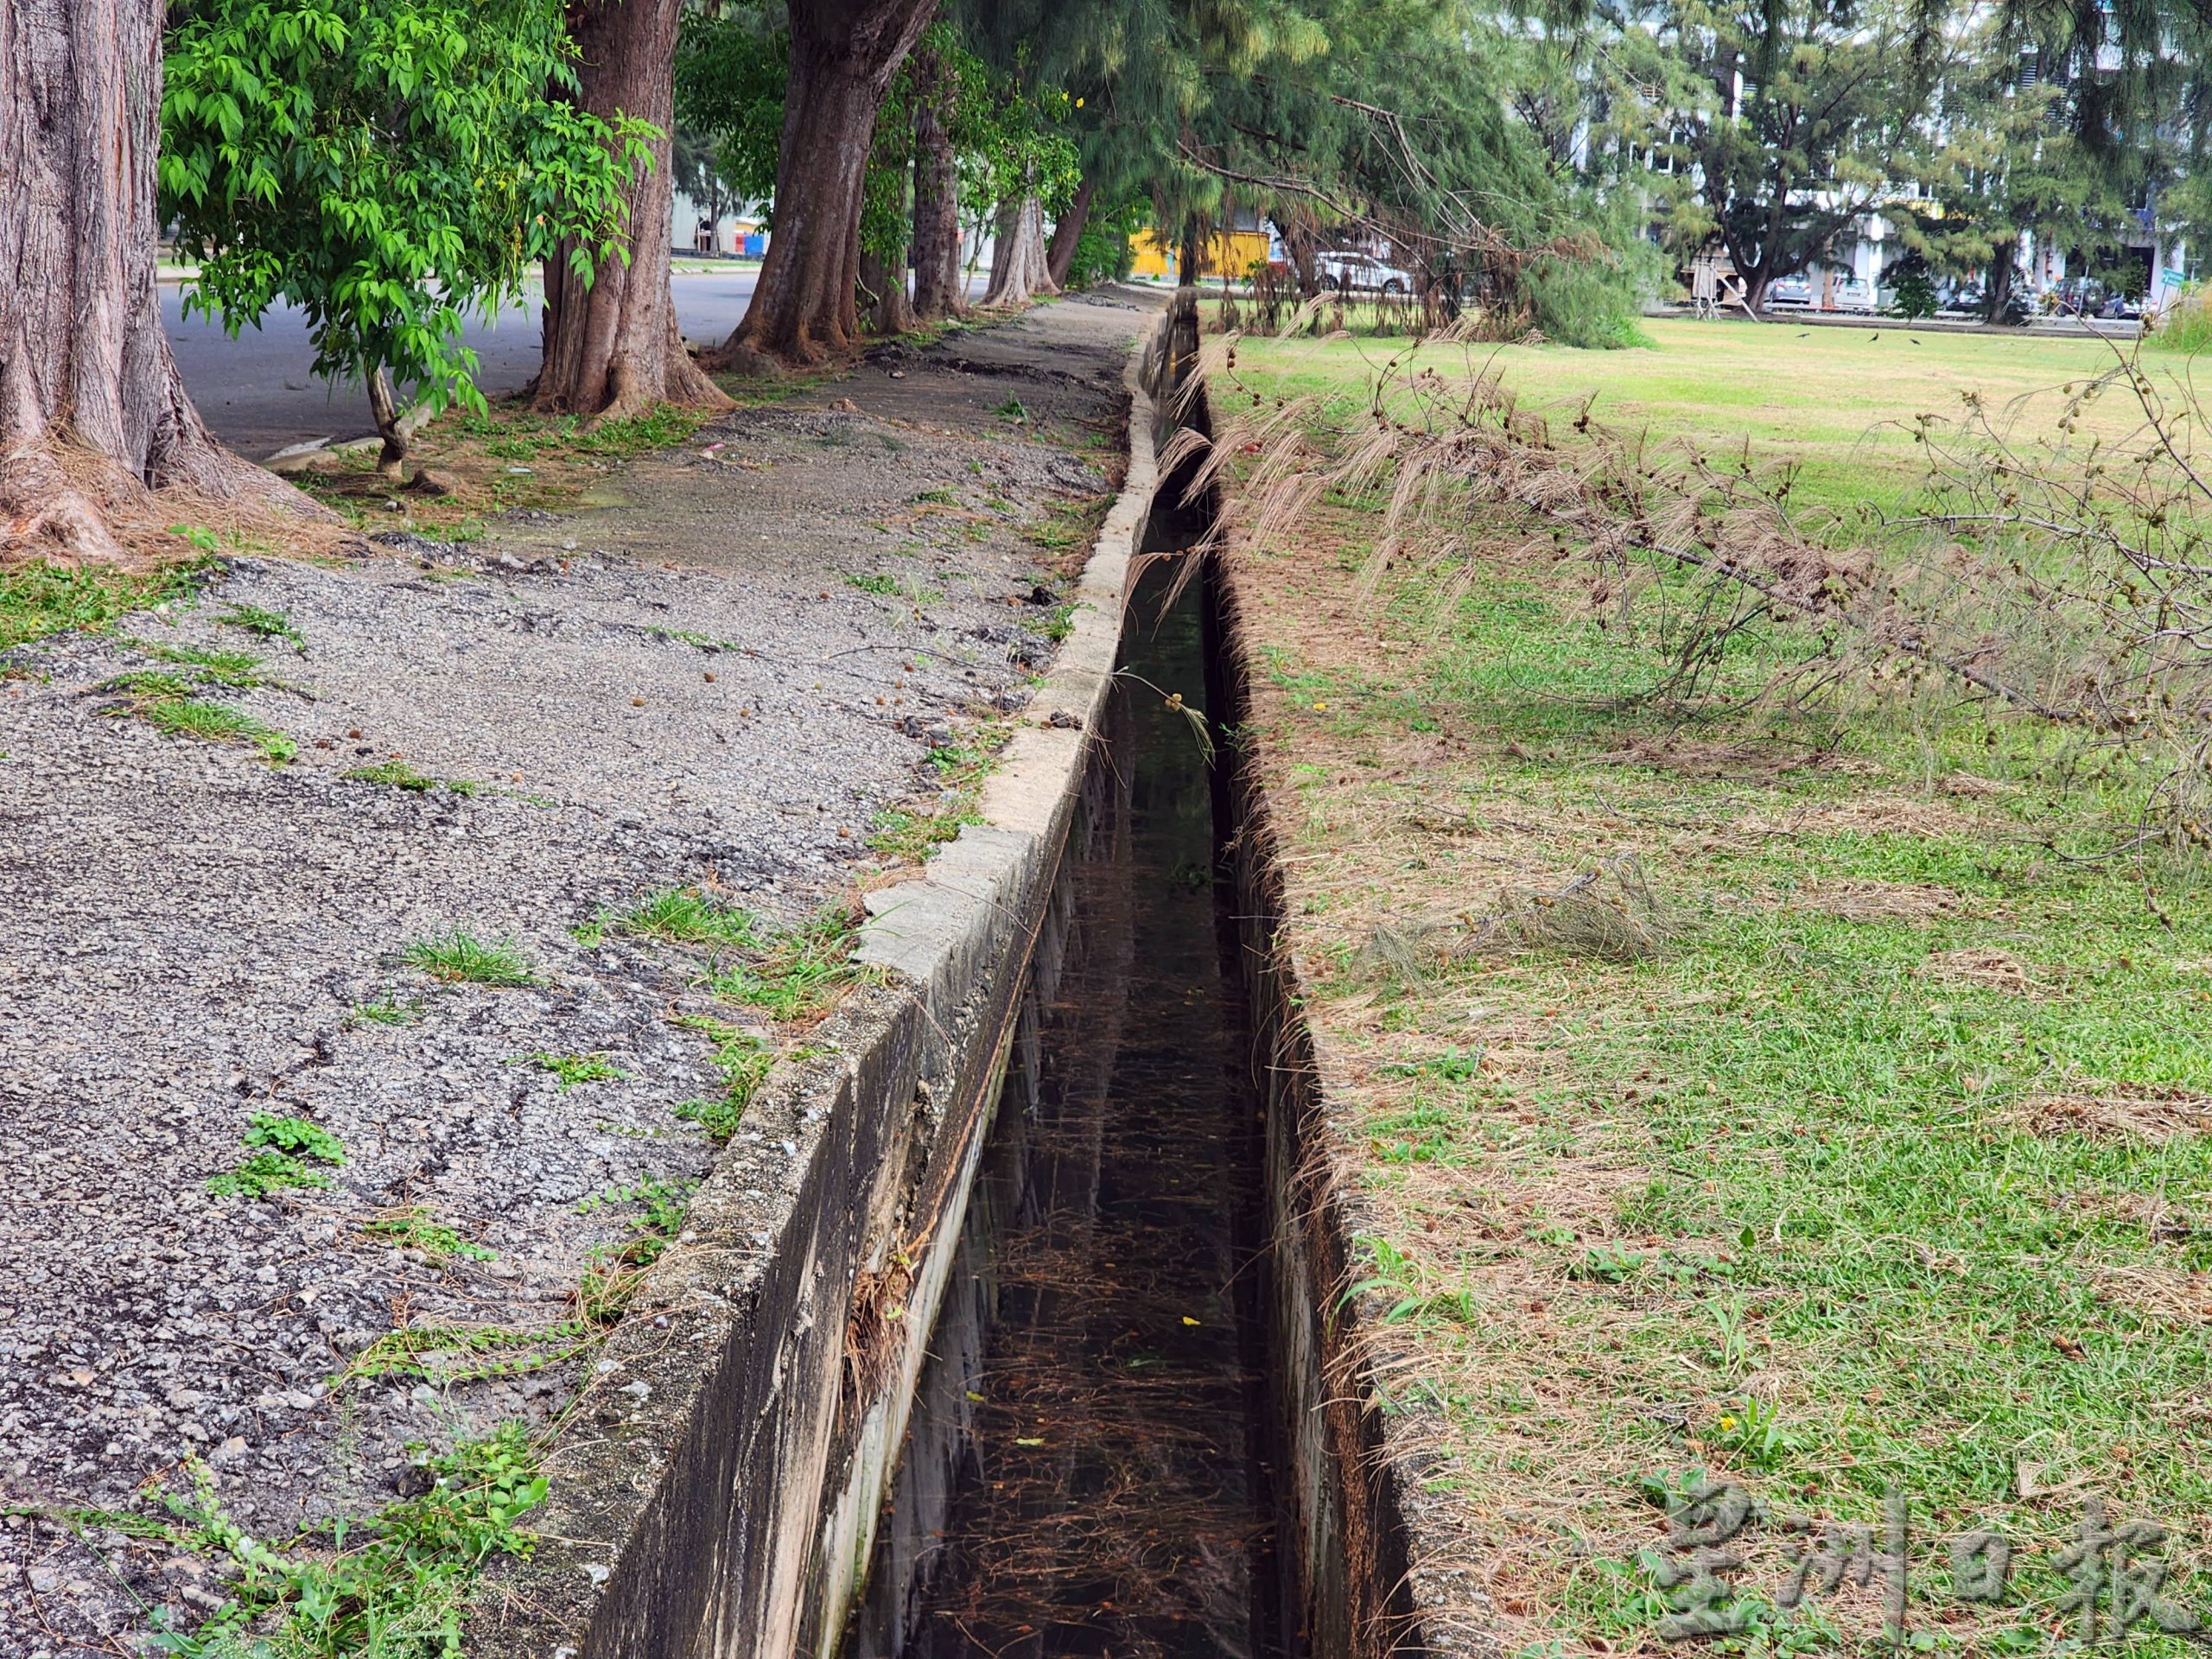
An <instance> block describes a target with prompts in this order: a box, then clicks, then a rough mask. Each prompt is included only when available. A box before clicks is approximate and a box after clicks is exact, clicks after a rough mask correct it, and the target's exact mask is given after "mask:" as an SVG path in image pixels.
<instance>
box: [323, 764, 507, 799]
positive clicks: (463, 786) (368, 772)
mask: <svg viewBox="0 0 2212 1659" xmlns="http://www.w3.org/2000/svg"><path fill="white" fill-rule="evenodd" d="M339 775H340V777H342V778H344V779H346V781H347V782H349V783H356V784H382V785H385V787H386V788H387V789H404V790H411V791H414V792H415V793H416V794H420V793H422V792H423V791H425V790H431V789H449V790H451V791H453V792H454V794H456V795H474V793H476V791H477V789H478V785H476V784H475V783H474V782H473V781H471V780H470V779H467V778H433V777H430V776H429V774H428V773H426V772H417V771H416V770H415V768H414V767H412V766H409V765H408V764H407V763H406V762H405V761H404V760H379V761H378V762H377V764H376V765H374V766H355V767H353V769H352V770H351V771H349V772H340V774H339Z"/></svg>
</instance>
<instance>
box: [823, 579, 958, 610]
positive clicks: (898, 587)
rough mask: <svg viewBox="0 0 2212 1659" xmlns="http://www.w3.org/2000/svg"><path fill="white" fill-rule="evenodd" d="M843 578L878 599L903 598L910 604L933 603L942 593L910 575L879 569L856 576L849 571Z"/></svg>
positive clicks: (940, 597)
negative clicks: (897, 574) (892, 573)
mask: <svg viewBox="0 0 2212 1659" xmlns="http://www.w3.org/2000/svg"><path fill="white" fill-rule="evenodd" d="M845 580H846V581H847V582H850V583H851V584H852V585H853V586H854V587H855V588H859V589H860V590H861V592H862V593H864V594H875V595H876V596H877V597H878V598H879V599H903V600H905V601H906V602H907V603H908V604H910V605H934V604H935V603H936V602H937V601H938V600H940V599H943V598H944V594H942V593H940V592H939V591H938V589H936V588H929V587H925V586H924V585H923V584H922V583H920V582H916V581H915V580H914V579H913V578H912V577H911V576H893V575H886V574H884V573H882V572H880V571H878V572H875V573H874V574H871V575H864V576H856V575H853V574H852V573H851V572H850V571H848V572H847V573H846V575H845Z"/></svg>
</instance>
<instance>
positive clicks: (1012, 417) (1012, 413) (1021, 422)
mask: <svg viewBox="0 0 2212 1659" xmlns="http://www.w3.org/2000/svg"><path fill="white" fill-rule="evenodd" d="M991 413H992V414H994V415H995V416H998V417H999V419H1001V420H1002V421H1012V422H1013V423H1014V424H1015V425H1016V426H1027V425H1028V424H1029V410H1028V409H1027V406H1026V405H1025V404H1023V403H1022V401H1021V399H1020V398H1019V397H1009V398H1007V400H1006V402H1004V403H1002V404H1000V405H999V406H998V407H997V408H996V409H995V410H992V411H991Z"/></svg>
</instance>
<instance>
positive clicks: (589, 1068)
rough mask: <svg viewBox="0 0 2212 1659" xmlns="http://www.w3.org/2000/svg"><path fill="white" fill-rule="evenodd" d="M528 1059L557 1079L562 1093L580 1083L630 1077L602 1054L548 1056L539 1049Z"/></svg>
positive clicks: (608, 1081) (613, 1080)
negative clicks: (559, 1081)
mask: <svg viewBox="0 0 2212 1659" xmlns="http://www.w3.org/2000/svg"><path fill="white" fill-rule="evenodd" d="M528 1058H529V1060H530V1063H531V1065H534V1066H536V1067H537V1068H538V1070H539V1071H550V1072H551V1073H552V1074H553V1075H554V1076H555V1077H558V1078H559V1079H560V1080H561V1087H562V1089H563V1091H564V1092H565V1091H566V1090H570V1089H573V1088H575V1086H576V1085H577V1084H580V1083H610V1082H620V1081H621V1080H622V1079H624V1078H626V1077H628V1076H629V1075H630V1074H629V1073H628V1072H627V1071H624V1070H623V1069H622V1068H621V1067H620V1066H619V1065H613V1064H611V1063H610V1062H609V1061H608V1060H607V1057H606V1056H605V1055H604V1054H548V1053H546V1052H544V1051H543V1050H542V1049H541V1050H539V1051H538V1052H537V1053H535V1054H532V1055H530V1056H529V1057H528Z"/></svg>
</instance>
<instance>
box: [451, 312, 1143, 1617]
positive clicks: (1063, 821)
mask: <svg viewBox="0 0 2212 1659" xmlns="http://www.w3.org/2000/svg"><path fill="white" fill-rule="evenodd" d="M1163 340H1166V331H1165V327H1164V326H1163V328H1162V330H1161V331H1160V332H1157V333H1155V334H1154V335H1153V336H1152V337H1151V338H1150V339H1149V340H1147V343H1146V344H1145V345H1144V346H1143V347H1142V349H1141V352H1138V353H1132V357H1131V361H1130V364H1129V365H1128V370H1127V371H1125V373H1124V377H1123V378H1124V385H1125V386H1126V387H1127V389H1128V393H1129V398H1130V405H1129V416H1128V461H1129V464H1128V475H1127V477H1126V479H1125V480H1124V483H1123V486H1122V492H1121V493H1120V495H1119V496H1118V498H1117V499H1116V501H1115V503H1114V505H1113V507H1112V509H1111V511H1110V512H1109V513H1108V515H1107V518H1106V520H1105V523H1104V524H1103V527H1102V528H1101V530H1100V531H1099V534H1098V537H1097V539H1096V543H1094V546H1093V550H1092V553H1091V555H1090V559H1089V561H1088V563H1086V564H1085V566H1084V571H1083V575H1082V577H1081V580H1080V582H1078V584H1077V591H1076V594H1075V609H1074V610H1073V612H1072V613H1071V618H1070V628H1069V632H1068V635H1067V637H1066V639H1065V640H1064V641H1063V642H1062V644H1061V646H1060V649H1059V652H1058V655H1057V656H1056V657H1055V658H1054V660H1053V663H1052V668H1051V670H1050V671H1049V672H1048V674H1047V675H1046V679H1045V682H1044V683H1043V685H1042V686H1041V687H1039V690H1038V691H1037V694H1036V696H1035V697H1034V698H1033V700H1032V702H1031V704H1030V709H1029V713H1028V715H1027V718H1026V720H1025V722H1024V724H1023V725H1022V726H1021V728H1020V729H1019V730H1018V731H1017V732H1016V734H1015V735H1014V738H1013V740H1012V741H1010V742H1009V744H1008V745H1007V748H1006V750H1005V752H1004V753H1003V755H1002V757H1001V764H1000V766H999V768H998V770H997V771H996V772H995V773H994V774H993V776H992V777H991V779H990V780H989V782H988V785H986V787H985V790H984V792H983V795H982V802H981V811H982V820H983V821H982V823H979V824H974V825H970V826H969V827H967V828H965V829H963V830H962V831H961V833H960V836H959V837H958V838H957V840H955V841H953V842H950V843H948V844H947V845H946V846H945V847H944V849H942V850H941V851H939V852H938V855H936V856H935V857H933V858H932V859H931V861H930V862H929V864H928V866H927V868H925V871H924V873H923V874H922V875H921V876H920V877H919V878H918V879H917V880H911V881H907V882H905V883H902V884H900V885H899V886H897V887H887V888H884V889H881V890H880V891H878V892H875V893H870V894H869V895H868V910H869V913H870V919H869V920H868V923H867V925H865V926H864V928H863V930H862V933H861V943H860V945H859V949H858V951H857V953H856V955H857V959H858V960H859V961H860V962H861V963H863V964H864V965H866V966H868V967H870V968H873V969H877V970H878V971H879V972H880V982H879V983H876V984H872V985H870V986H868V987H866V988H863V989H861V991H859V992H857V993H855V995H852V996H851V997H849V998H848V1000H847V1001H845V1003H844V1004H843V1005H842V1006H841V1007H840V1008H839V1009H838V1010H837V1011H836V1013H835V1014H832V1015H831V1016H830V1018H829V1020H825V1021H824V1022H823V1025H822V1026H821V1027H818V1028H817V1030H816V1031H815V1032H814V1033H812V1035H811V1037H810V1042H809V1044H808V1045H807V1046H806V1047H805V1048H804V1049H803V1050H801V1051H799V1052H798V1054H797V1055H795V1056H794V1057H792V1058H789V1059H786V1060H785V1061H784V1062H781V1063H779V1065H778V1066H777V1068H776V1069H775V1071H772V1073H771V1074H770V1076H769V1077H768V1079H767V1081H766V1083H765V1084H764V1085H763V1086H762V1088H761V1089H760V1091H759V1092H758V1093H757V1094H756V1095H755V1096H754V1098H753V1103H752V1104H751V1105H750V1106H749V1107H748V1109H747V1114H746V1120H745V1121H746V1125H747V1128H749V1129H754V1130H758V1131H760V1133H761V1134H762V1135H763V1136H764V1142H763V1143H764V1144H765V1145H766V1146H768V1147H781V1149H782V1150H783V1151H784V1153H785V1155H786V1156H787V1157H788V1160H789V1162H788V1165H787V1166H786V1167H785V1170H784V1172H783V1173H782V1175H781V1178H780V1179H775V1180H771V1179H768V1178H766V1177H763V1176H761V1175H760V1174H759V1173H739V1172H737V1171H736V1170H735V1169H734V1168H733V1167H732V1166H730V1164H728V1162H725V1163H724V1164H723V1165H722V1166H720V1167H718V1168H717V1170H716V1171H715V1173H714V1174H713V1175H711V1176H709V1179H707V1181H706V1182H705V1184H704V1185H702V1186H701V1188H700V1189H699V1191H698V1192H697V1193H696V1195H695V1196H694V1198H693V1200H692V1204H691V1208H690V1214H689V1216H688V1217H687V1219H686V1223H685V1228H684V1231H683V1236H682V1237H681V1239H680V1240H679V1242H678V1243H677V1246H676V1247H675V1248H674V1249H671V1250H670V1251H669V1252H668V1253H667V1254H666V1255H664V1256H663V1257H662V1258H661V1260H660V1261H659V1262H657V1263H656V1264H655V1265H654V1267H653V1268H652V1269H651V1270H650V1271H649V1273H648V1274H647V1276H646V1278H645V1282H644V1284H643V1287H642V1288H641V1291H640V1293H639V1296H638V1298H637V1300H636V1302H635V1303H634V1305H633V1306H632V1311H631V1312H630V1313H629V1314H628V1315H627V1316H626V1318H625V1319H624V1320H623V1322H622V1324H621V1325H620V1326H619V1327H618V1328H617V1329H616V1330H615V1331H614V1332H613V1334H612V1335H611V1336H610V1338H608V1340H607V1344H606V1346H605V1348H604V1350H603V1351H602V1352H601V1356H600V1357H599V1359H598V1361H597V1363H596V1367H595V1371H594V1375H593V1376H592V1377H591V1378H590V1379H589V1381H588V1383H587V1384H586V1387H585V1389H584V1391H583V1393H582V1395H581V1396H580V1397H579V1399H578V1400H577V1401H576V1402H575V1404H574V1406H573V1407H572V1408H571V1414H570V1416H569V1421H568V1426H567V1427H566V1429H565V1431H564V1433H563V1435H562V1437H561V1439H560V1440H559V1441H558V1443H556V1446H555V1447H554V1449H553V1451H552V1452H551V1453H550V1455H549V1457H548V1459H547V1472H548V1473H549V1474H550V1477H551V1481H552V1490H551V1495H550V1498H549V1500H548V1503H547V1505H546V1507H545V1508H544V1509H543V1510H542V1511H540V1512H539V1513H538V1514H537V1515H535V1516H532V1517H531V1522H532V1523H533V1529H534V1530H535V1531H536V1532H537V1534H538V1536H539V1542H538V1545H537V1549H536V1552H535V1554H533V1556H532V1557H531V1559H530V1560H527V1561H524V1562H517V1561H509V1562H505V1563H502V1564H501V1565H499V1567H495V1568H494V1569H493V1570H492V1571H490V1572H488V1573H486V1576H485V1579H484V1580H483V1581H482V1583H481V1584H480V1586H479V1588H478V1592H477V1593H476V1596H475V1598H474V1601H473V1603H472V1605H471V1609H470V1615H469V1619H468V1625H467V1647H468V1651H470V1652H471V1653H473V1654H476V1655H479V1656H483V1659H646V1656H652V1659H664V1656H665V1659H705V1656H710V1655H711V1656H730V1659H738V1656H745V1659H751V1656H760V1659H781V1656H787V1655H797V1654H802V1653H804V1654H811V1655H820V1656H827V1655H829V1654H832V1653H834V1652H835V1651H836V1649H837V1646H838V1643H839V1641H840V1638H841V1636H842V1630H843V1627H844V1624H845V1622H846V1619H847V1618H848V1617H849V1613H850V1611H851V1609H852V1607H853V1606H854V1605H855V1600H856V1598H857V1597H858V1595H859V1593H860V1591H861V1579H862V1576H863V1574H864V1572H865V1568H866V1564H867V1562H868V1559H869V1555H870V1553H871V1547H872V1544H873V1541H874V1533H875V1529H876V1524H877V1522H878V1520H879V1518H880V1513H881V1503H882V1499H883V1497H884V1494H885V1493H886V1491H887V1490H888V1488H889V1485H890V1482H891V1478H892V1476H893V1473H894V1471H896V1469H897V1466H898V1463H899V1452H900V1446H901V1442H902V1440H903V1439H904V1435H905V1427H906V1413H907V1409H908V1407H909V1405H910V1403H911V1399H912V1391H913V1387H914V1383H915V1379H916V1377H917V1376H918V1372H919V1370H920V1366H921V1362H922V1357H923V1350H924V1348H925V1345H926V1339H927V1334H928V1332H929V1331H930V1329H931V1324H932V1322H933V1320H934V1318H935V1314H936V1311H937V1306H938V1300H939V1299H940V1298H941V1297H942V1295H943V1294H944V1281H945V1275H946V1274H947V1272H948V1270H949V1264H950V1257H951V1255H952V1250H951V1248H950V1246H951V1241H952V1240H953V1239H954V1238H955V1237H956V1236H957V1233H958V1231H959V1228H960V1224H961V1220H962V1216H963V1210H964V1208H965V1205H966V1201H967V1196H968V1191H969V1183H970V1181H971V1180H972V1178H973V1175H974V1172H975V1169H976V1161H977V1160H978V1158H979V1157H980V1155H981V1151H982V1142H983V1139H984V1135H985V1133H986V1131H987V1129H988V1126H989V1123H990V1121H991V1117H992V1113H993V1109H994V1107H995V1102H996V1098H997V1090H998V1086H999V1082H1000V1079H1001V1076H1002V1073H1003V1065H1004V1059H1005V1054H1006V1049H1007V1041H1008V1040H1009V1037H1010V1034H1011V1033H1010V1030H1009V1027H1010V1024H1011V1020H1012V1017H1013V1014H1014V1010H1015V1007H1016V1006H1017V1001H1018V994H1019V990H1020V986H1021V983H1022V982H1023V980H1024V978H1025V976H1026V975H1027V969H1028V963H1029V957H1030V952H1031V949H1032V947H1033V944H1034V941H1035V939H1036V937H1037V933H1038V930H1039V923H1040V921H1041V919H1042V917H1043V914H1044V911H1045V908H1046V905H1047V904H1048V902H1049V901H1050V899H1051V897H1052V890H1053V887H1054V884H1055V880H1056V878H1057V875H1058V866H1059V860H1060V852H1061V845H1062V842H1063V840H1064V838H1065V832H1066V829H1067V826H1068V823H1069V822H1070V819H1071V816H1072V814H1073V812H1074V810H1075V804H1076V801H1077V797H1078V794H1079V792H1080V791H1081V789H1082V786H1083V779H1084V769H1085V766H1086V762H1087V759H1088V754H1089V748H1090V741H1091V739H1090V734H1091V732H1092V731H1093V729H1094V728H1096V725H1097V722H1098V715H1099V714H1100V712H1101V710H1102V709H1103V706H1104V703H1105V700H1106V696H1107V694H1108V692H1109V688H1110V686H1111V683H1112V679H1113V673H1114V668H1115V663H1116V658H1117V655H1118V653H1119V650H1120V645H1121V632H1122V607H1123V602H1124V600H1125V598H1126V588H1127V583H1128V577H1129V570H1130V566H1131V564H1132V563H1133V561H1134V560H1135V556H1136V551H1137V548H1138V545H1139V543H1140V541H1141V536H1142V532H1143V528H1144V523H1145V519H1146V516H1147V512H1148V510H1149V505H1150V501H1151V497H1152V493H1153V490H1154V485H1155V482H1156V478H1157V465H1156V454H1157V450H1156V447H1155V446H1156V440H1157V436H1158V427H1157V425H1156V422H1157V418H1158V417H1157V416H1156V413H1155V404H1154V396H1153V391H1154V390H1155V389H1156V388H1158V387H1160V385H1162V384H1163V382H1164V380H1165V379H1166V377H1169V376H1172V374H1173V357H1174V353H1173V352H1172V351H1163V344H1162V343H1163ZM747 1183H751V1185H747Z"/></svg>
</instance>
